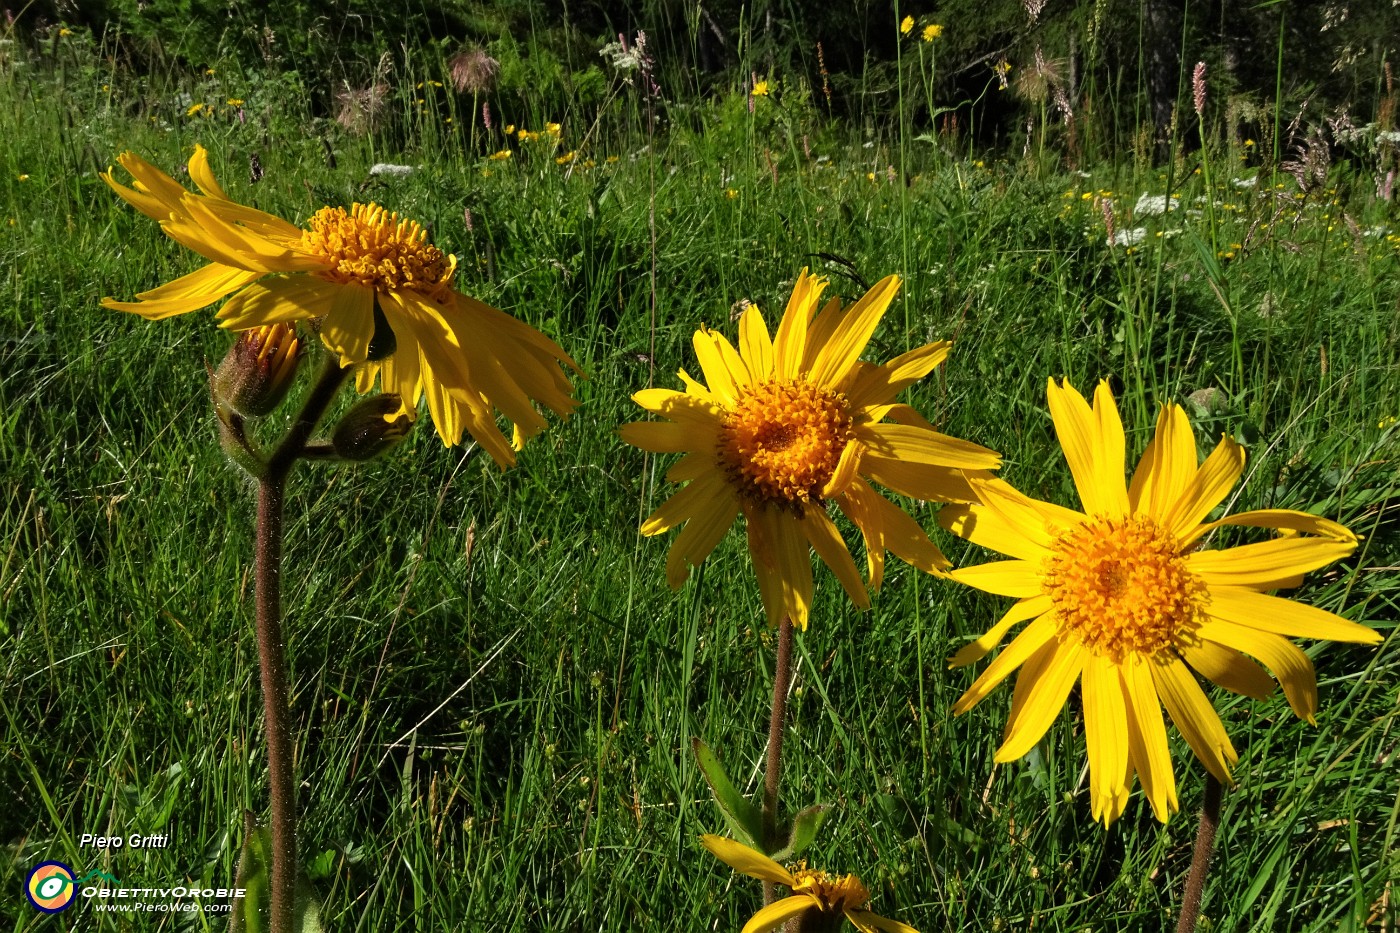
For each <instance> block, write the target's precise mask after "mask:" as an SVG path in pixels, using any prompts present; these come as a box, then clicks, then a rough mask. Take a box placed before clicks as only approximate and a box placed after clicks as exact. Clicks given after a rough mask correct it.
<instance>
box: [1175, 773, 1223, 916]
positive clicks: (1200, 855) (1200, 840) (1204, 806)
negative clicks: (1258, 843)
mask: <svg viewBox="0 0 1400 933" xmlns="http://www.w3.org/2000/svg"><path fill="white" fill-rule="evenodd" d="M1220 796H1221V787H1220V781H1218V780H1216V778H1215V776H1214V775H1210V774H1208V775H1206V794H1205V800H1204V801H1202V803H1201V825H1200V827H1199V828H1198V829H1197V830H1196V846H1195V848H1194V849H1192V851H1191V871H1190V873H1189V874H1188V875H1187V876H1186V890H1185V891H1184V892H1182V895H1181V917H1180V919H1179V920H1178V921H1177V924H1176V933H1194V931H1195V929H1196V921H1197V920H1198V919H1199V918H1200V914H1201V895H1202V893H1204V891H1205V887H1206V872H1207V871H1208V870H1209V869H1210V856H1211V853H1212V852H1214V851H1215V831H1216V830H1217V829H1219V828H1220Z"/></svg>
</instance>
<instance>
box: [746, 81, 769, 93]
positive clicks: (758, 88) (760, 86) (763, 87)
mask: <svg viewBox="0 0 1400 933" xmlns="http://www.w3.org/2000/svg"><path fill="white" fill-rule="evenodd" d="M749 93H750V94H752V95H753V96H754V97H767V96H768V82H767V81H766V80H764V81H755V82H754V83H753V90H752V91H750V92H749Z"/></svg>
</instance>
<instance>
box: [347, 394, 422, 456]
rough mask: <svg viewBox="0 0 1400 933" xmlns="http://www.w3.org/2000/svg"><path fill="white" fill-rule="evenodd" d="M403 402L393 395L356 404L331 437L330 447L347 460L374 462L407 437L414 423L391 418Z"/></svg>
mask: <svg viewBox="0 0 1400 933" xmlns="http://www.w3.org/2000/svg"><path fill="white" fill-rule="evenodd" d="M400 404H401V402H400V400H399V397H398V396H397V395H395V394H394V393H392V392H386V393H384V394H383V395H375V396H372V397H370V398H367V399H364V400H363V401H361V402H359V403H357V404H356V405H355V407H354V408H352V409H350V410H349V411H348V412H346V413H345V417H344V418H341V419H340V423H339V424H337V425H336V426H335V433H333V434H332V435H331V446H332V447H334V448H335V452H336V453H337V454H338V455H339V456H340V457H342V458H343V459H345V460H373V459H374V458H375V457H377V456H379V455H380V454H382V453H384V452H385V451H387V450H389V448H391V447H393V446H394V445H395V444H397V443H398V442H399V441H401V440H403V439H404V438H405V437H407V436H408V432H409V431H410V430H411V429H412V428H413V421H412V419H410V418H409V417H408V416H407V415H398V416H397V417H392V416H393V415H394V413H395V412H397V411H398V410H399V406H400Z"/></svg>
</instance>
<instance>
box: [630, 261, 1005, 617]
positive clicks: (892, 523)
mask: <svg viewBox="0 0 1400 933" xmlns="http://www.w3.org/2000/svg"><path fill="white" fill-rule="evenodd" d="M825 287H826V282H825V281H824V280H822V279H818V278H816V277H815V276H811V275H808V274H807V271H806V270H805V269H804V270H803V271H802V274H801V275H799V276H798V278H797V283H796V285H794V286H793V290H792V297H791V298H790V299H789V300H788V306H787V310H786V312H785V313H784V314H783V319H782V321H781V322H780V323H779V324H778V329H777V333H776V335H774V336H770V335H769V331H768V326H767V324H765V323H764V320H763V315H762V313H761V312H760V311H759V309H758V307H757V306H756V305H750V306H749V307H748V308H747V309H746V310H745V311H744V312H743V314H742V316H741V317H740V319H739V347H738V349H737V350H736V349H735V347H734V345H733V344H731V343H730V342H729V341H728V340H727V339H726V338H725V337H724V336H722V335H721V334H719V333H717V332H715V331H712V330H709V329H708V328H706V327H703V326H702V327H701V328H700V330H698V331H696V333H695V336H694V339H693V345H694V348H695V356H696V358H697V359H698V361H699V363H700V368H701V370H702V371H703V375H704V377H705V379H706V381H707V382H708V383H709V385H708V387H707V386H705V385H702V384H701V383H699V382H697V381H696V380H694V379H692V378H691V377H690V375H689V374H687V373H686V372H685V371H684V370H681V372H680V378H681V381H682V383H683V384H684V385H685V391H683V392H682V391H674V390H671V389H645V390H643V391H641V392H638V393H637V394H636V395H634V396H632V399H633V401H635V402H636V403H637V404H638V405H641V406H642V407H643V408H645V409H646V410H647V411H650V412H652V413H654V414H658V415H661V416H662V417H663V418H665V419H666V420H665V421H649V422H637V423H633V424H628V425H624V426H623V427H622V431H621V434H622V439H623V440H624V441H626V442H627V443H629V444H632V445H634V446H636V447H641V448H642V449H644V450H650V451H653V452H655V453H683V454H685V456H684V457H682V458H681V460H680V461H679V462H678V463H676V464H675V465H674V466H673V467H672V468H671V470H670V472H668V473H667V474H666V478H667V480H668V481H670V482H673V483H687V485H686V486H685V487H684V488H683V489H681V490H680V491H679V492H677V493H676V494H675V495H673V496H672V497H671V498H670V499H668V500H666V502H665V503H663V504H662V506H661V507H660V508H658V509H657V510H656V511H655V512H653V513H652V514H651V515H650V516H648V518H647V519H646V521H645V522H643V523H642V534H644V535H648V536H650V535H657V534H661V533H662V532H665V531H667V530H669V529H671V528H675V527H677V526H679V525H684V526H685V527H684V528H683V529H682V530H681V533H680V534H679V535H678V536H677V537H676V540H675V541H674V542H673V543H672V545H671V551H670V554H669V556H668V557H667V561H666V579H667V582H668V583H670V585H671V586H672V587H673V588H676V587H679V586H680V585H681V584H682V583H684V582H685V579H686V577H687V576H689V574H690V568H691V566H693V565H699V564H700V563H701V562H702V561H704V560H705V558H706V557H708V556H709V554H710V552H711V551H712V550H714V548H715V546H716V545H717V544H718V543H719V541H720V539H721V538H723V537H724V535H725V533H726V532H727V531H728V530H729V528H730V526H731V525H733V524H734V520H735V519H736V518H738V517H739V515H740V514H741V513H742V514H743V516H744V524H745V526H746V528H747V532H748V543H749V553H750V556H751V557H752V558H753V566H754V572H755V574H756V575H757V577H758V588H759V593H760V595H761V596H762V599H763V606H764V609H765V611H766V614H767V617H768V621H769V623H771V624H773V625H777V624H779V623H780V622H781V621H782V620H783V618H785V617H786V618H788V619H790V620H791V621H792V623H793V624H794V625H796V626H797V627H798V628H802V629H805V628H806V627H807V617H808V610H809V607H810V606H811V603H812V565H811V558H810V552H811V551H812V550H815V551H816V552H817V556H818V557H820V558H821V559H822V561H823V563H825V564H826V565H827V566H828V567H830V568H831V569H832V571H833V572H834V573H835V574H836V577H837V579H838V580H839V581H840V582H841V585H842V587H844V588H845V590H846V593H847V594H848V595H849V596H850V598H851V600H852V602H854V603H855V604H856V605H857V606H859V607H861V608H867V607H868V606H869V605H870V597H869V595H868V594H867V591H866V586H867V585H868V586H870V587H873V588H876V589H878V588H879V586H880V583H881V581H882V580H883V577H884V567H885V552H886V551H887V550H888V551H891V552H893V553H894V554H895V555H896V556H897V557H900V558H901V559H903V560H904V561H906V562H908V563H909V564H912V565H913V566H915V567H918V568H919V569H921V570H924V571H927V572H929V573H937V572H941V571H942V570H944V569H945V568H947V567H948V566H950V565H949V563H948V561H947V559H946V558H945V557H944V556H943V554H942V553H941V552H940V551H939V550H938V548H937V547H935V546H934V544H933V542H931V541H930V540H929V538H928V535H926V534H925V533H924V532H923V530H922V529H921V528H920V527H919V526H918V524H917V523H915V521H914V520H913V519H912V518H910V517H909V516H908V515H906V514H905V513H904V512H902V511H901V510H900V509H899V508H898V507H897V506H895V505H894V504H893V503H891V502H890V501H889V500H887V499H886V498H885V497H884V496H882V495H881V494H880V493H879V492H877V491H876V490H875V488H874V487H873V486H871V485H870V483H869V482H868V481H867V480H866V477H867V476H868V477H869V478H870V479H873V480H875V481H876V482H878V483H880V484H882V485H883V486H885V487H887V488H889V489H891V490H893V491H894V492H897V493H899V494H901V495H906V496H909V497H911V498H914V499H922V500H926V501H927V500H936V501H939V502H952V501H967V500H968V499H970V498H971V495H972V494H971V489H970V487H969V486H968V484H967V481H966V480H965V479H964V477H963V474H962V471H963V470H990V469H995V468H996V467H997V466H998V465H999V464H1000V462H1001V458H1000V457H999V456H998V455H997V454H996V453H994V452H992V451H990V450H987V449H986V448H985V447H980V446H978V445H976V444H973V443H970V442H968V441H964V440H959V439H957V438H953V437H949V436H947V435H945V434H940V433H939V432H938V431H936V430H934V428H933V426H932V425H930V424H929V423H928V421H926V420H925V419H924V418H923V416H922V415H920V414H919V413H918V412H917V411H915V410H914V409H913V408H912V407H910V406H909V405H905V404H901V403H899V402H897V401H895V399H896V397H897V396H898V395H899V393H900V392H902V391H903V390H904V389H905V388H907V387H909V386H910V385H913V384H914V383H915V382H917V381H918V380H919V379H922V378H923V377H924V376H925V375H927V374H928V373H929V372H931V371H932V370H933V369H934V368H935V367H937V366H938V365H939V364H940V363H942V362H943V360H944V359H945V358H946V357H947V355H948V351H949V348H951V346H952V344H951V343H948V342H946V341H945V342H941V343H931V344H928V345H927V346H923V347H919V348H918V349H915V350H910V351H909V352H908V353H905V354H903V355H901V356H898V357H896V358H895V359H893V360H891V361H890V362H888V363H886V364H884V365H875V364H873V363H865V362H862V361H861V360H860V355H861V353H862V352H863V351H864V350H865V347H866V345H867V344H868V343H869V342H870V338H871V336H872V335H873V334H874V332H875V328H876V327H877V326H878V325H879V323H880V319H881V318H883V317H884V315H885V311H886V310H887V309H888V308H889V305H890V302H891V301H892V300H893V299H894V295H895V292H896V291H898V290H899V278H898V277H897V276H893V275H892V276H889V277H887V278H885V279H882V280H881V281H880V282H878V283H876V285H875V287H874V288H872V289H870V291H869V292H867V293H866V295H865V297H864V298H862V299H860V301H858V302H856V303H855V304H853V305H851V306H850V307H848V308H843V307H842V306H841V301H840V299H837V298H832V299H831V300H829V301H827V302H825V304H822V303H821V293H822V290H823V289H824V288H825ZM818 308H820V311H818ZM886 418H889V419H891V420H892V421H893V422H894V423H892V424H890V423H882V422H884V421H885V419H886ZM862 474H864V475H862ZM831 504H834V505H836V507H837V508H838V509H840V511H841V512H842V513H844V514H845V516H846V517H847V518H848V519H850V521H851V523H852V524H854V525H855V526H856V528H857V529H859V530H860V532H861V535H862V536H863V538H864V541H865V556H866V562H867V566H866V569H867V581H866V582H864V583H863V582H862V581H861V577H860V573H859V572H858V571H857V570H856V566H855V563H854V561H852V560H851V555H850V552H849V551H848V550H847V548H846V543H845V541H844V540H843V539H842V537H841V533H840V531H839V530H838V529H837V527H836V525H835V524H834V523H833V522H832V520H831V518H830V517H829V515H828V506H829V505H831Z"/></svg>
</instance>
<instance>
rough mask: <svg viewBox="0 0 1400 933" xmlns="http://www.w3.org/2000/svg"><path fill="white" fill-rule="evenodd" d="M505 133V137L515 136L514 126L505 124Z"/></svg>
mask: <svg viewBox="0 0 1400 933" xmlns="http://www.w3.org/2000/svg"><path fill="white" fill-rule="evenodd" d="M505 132H506V135H507V136H513V135H515V124H514V123H507V124H506V130H505Z"/></svg>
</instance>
